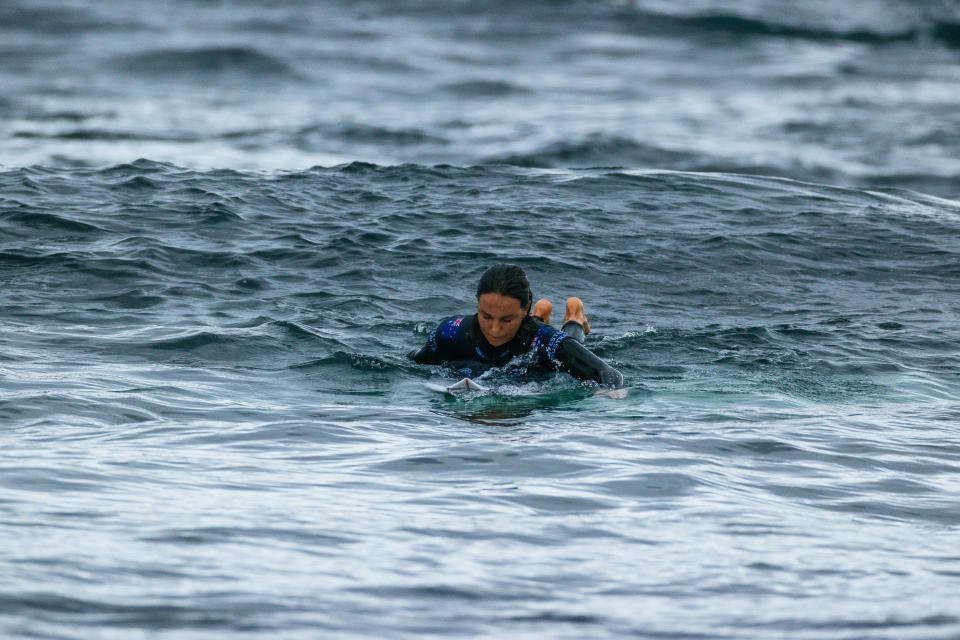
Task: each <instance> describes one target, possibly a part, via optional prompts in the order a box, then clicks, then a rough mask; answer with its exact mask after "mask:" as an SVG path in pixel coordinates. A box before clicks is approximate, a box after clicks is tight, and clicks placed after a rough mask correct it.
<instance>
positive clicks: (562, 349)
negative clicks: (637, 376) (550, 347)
mask: <svg viewBox="0 0 960 640" xmlns="http://www.w3.org/2000/svg"><path fill="white" fill-rule="evenodd" d="M556 358H557V360H559V361H560V368H561V369H562V370H563V371H566V372H568V373H570V374H572V375H573V376H575V377H577V378H580V379H581V380H593V381H594V382H596V383H598V384H599V385H600V386H601V387H607V388H612V389H623V388H624V386H626V385H625V384H624V382H623V374H622V373H620V372H619V371H617V370H616V369H614V368H613V367H611V366H610V365H608V364H607V363H606V362H604V361H603V360H601V359H600V358H598V357H597V356H595V355H594V354H593V353H592V352H591V351H590V350H589V349H587V348H586V347H585V346H583V345H582V344H580V343H579V342H577V341H576V340H573V339H570V338H567V339H566V340H564V341H563V342H561V343H560V346H559V347H557V355H556Z"/></svg>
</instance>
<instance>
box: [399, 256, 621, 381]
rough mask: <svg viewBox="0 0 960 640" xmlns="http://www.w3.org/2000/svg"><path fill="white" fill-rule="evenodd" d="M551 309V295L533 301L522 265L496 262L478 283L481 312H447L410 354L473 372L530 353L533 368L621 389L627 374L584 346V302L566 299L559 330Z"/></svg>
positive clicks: (464, 372) (418, 359) (586, 329)
mask: <svg viewBox="0 0 960 640" xmlns="http://www.w3.org/2000/svg"><path fill="white" fill-rule="evenodd" d="M531 307H532V309H531ZM531 311H532V313H531ZM552 311H553V306H552V305H551V304H550V302H549V301H547V300H539V301H538V302H537V303H536V305H533V292H532V291H531V289H530V282H529V280H527V276H526V274H525V273H524V272H523V269H521V268H520V267H519V266H517V265H515V264H497V265H494V266H492V267H490V268H489V269H487V270H486V271H485V272H484V273H483V275H482V276H481V277H480V282H479V283H478V284H477V313H475V314H474V315H472V316H451V317H449V318H444V319H443V320H441V321H440V323H439V324H438V325H437V326H436V327H435V328H434V329H433V330H432V331H431V332H430V335H429V337H428V338H427V343H426V344H425V345H424V346H423V348H422V349H420V350H419V351H416V352H413V353H411V354H410V355H411V357H412V358H413V360H414V361H416V362H418V363H420V364H448V365H450V366H452V367H453V368H455V369H457V370H458V373H460V374H462V375H465V376H467V377H470V376H475V375H479V374H480V373H482V372H483V371H485V370H487V369H489V368H491V367H502V366H503V365H505V364H507V363H508V362H510V361H511V360H513V358H515V357H516V356H519V355H522V354H527V353H532V354H533V355H532V356H531V359H530V360H528V364H529V365H531V366H530V367H529V368H530V369H534V370H541V371H556V370H558V369H559V370H560V371H566V372H568V373H570V374H572V375H573V376H575V377H577V378H579V379H581V380H593V381H595V382H596V383H597V384H599V385H600V386H601V387H604V388H606V389H623V388H624V382H623V375H622V374H621V373H620V372H619V371H617V370H616V369H614V368H613V367H611V366H610V365H609V364H607V363H606V362H604V361H603V360H601V359H600V358H598V357H597V356H595V355H594V354H593V353H592V352H591V351H589V350H588V349H587V348H586V347H585V346H583V340H584V336H585V335H586V334H588V333H590V324H589V323H588V322H587V317H586V315H584V312H583V302H581V301H580V299H579V298H568V299H567V304H566V309H565V313H564V318H563V325H562V329H560V330H557V329H555V328H554V327H552V326H550V315H551V312H552Z"/></svg>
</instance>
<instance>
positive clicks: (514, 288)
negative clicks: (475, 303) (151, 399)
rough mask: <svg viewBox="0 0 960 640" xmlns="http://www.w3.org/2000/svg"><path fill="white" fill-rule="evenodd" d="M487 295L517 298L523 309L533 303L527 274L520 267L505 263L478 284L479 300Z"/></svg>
mask: <svg viewBox="0 0 960 640" xmlns="http://www.w3.org/2000/svg"><path fill="white" fill-rule="evenodd" d="M485 293H496V294H499V295H501V296H507V297H510V298H516V299H517V300H519V301H520V306H521V307H526V306H527V304H529V303H531V302H533V291H531V290H530V281H529V280H527V274H525V273H524V272H523V269H521V268H520V267H519V266H517V265H515V264H507V263H505V262H501V263H500V264H495V265H493V266H492V267H490V268H489V269H487V270H486V271H484V272H483V275H482V276H480V282H478V283H477V299H478V300H479V299H480V296H482V295H483V294H485ZM528 312H529V309H528Z"/></svg>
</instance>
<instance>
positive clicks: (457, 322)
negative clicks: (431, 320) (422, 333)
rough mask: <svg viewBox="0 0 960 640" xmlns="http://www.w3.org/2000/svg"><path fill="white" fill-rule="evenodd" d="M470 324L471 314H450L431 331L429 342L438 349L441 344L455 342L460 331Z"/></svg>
mask: <svg viewBox="0 0 960 640" xmlns="http://www.w3.org/2000/svg"><path fill="white" fill-rule="evenodd" d="M469 326H470V317H469V316H449V317H447V318H444V319H443V320H441V321H440V322H438V323H437V326H435V327H434V328H433V330H432V331H430V337H429V338H428V339H427V342H428V343H429V344H430V345H431V346H432V347H433V348H434V349H436V348H437V347H438V346H439V345H440V344H443V343H450V342H454V341H455V340H456V339H457V337H458V336H459V335H460V332H461V331H462V330H463V329H465V328H467V327H469Z"/></svg>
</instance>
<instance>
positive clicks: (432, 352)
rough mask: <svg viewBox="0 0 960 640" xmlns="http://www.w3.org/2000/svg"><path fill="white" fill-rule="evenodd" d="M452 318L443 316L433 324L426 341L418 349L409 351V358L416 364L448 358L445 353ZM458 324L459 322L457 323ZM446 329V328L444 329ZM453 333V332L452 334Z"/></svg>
mask: <svg viewBox="0 0 960 640" xmlns="http://www.w3.org/2000/svg"><path fill="white" fill-rule="evenodd" d="M451 322H452V320H451V319H450V318H444V319H443V320H441V321H440V322H439V324H437V326H435V327H434V328H433V329H432V330H431V331H430V335H429V336H427V343H426V344H425V345H423V347H422V348H421V349H420V350H419V351H411V352H410V354H409V355H410V359H411V360H413V361H414V362H416V363H417V364H441V363H443V362H446V361H447V360H449V359H450V358H449V354H448V353H447V351H448V349H447V347H448V346H449V342H450V340H449V338H450V335H448V334H450V329H449V328H448V327H449V325H450V324H451ZM457 325H458V326H459V323H457ZM445 329H446V330H445ZM452 335H455V334H452Z"/></svg>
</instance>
